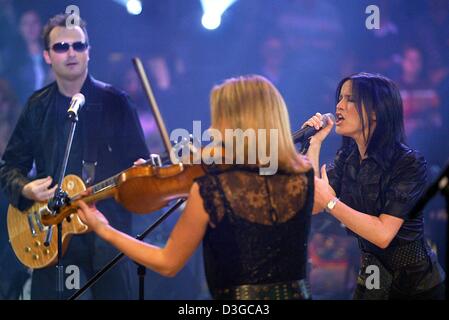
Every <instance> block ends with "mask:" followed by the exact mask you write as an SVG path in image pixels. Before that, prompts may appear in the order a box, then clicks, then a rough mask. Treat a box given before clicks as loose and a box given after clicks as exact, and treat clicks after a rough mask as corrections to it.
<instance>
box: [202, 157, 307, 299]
mask: <svg viewBox="0 0 449 320" xmlns="http://www.w3.org/2000/svg"><path fill="white" fill-rule="evenodd" d="M313 179H314V178H313V170H310V171H308V172H307V173H300V174H290V173H283V172H278V173H277V174H275V175H272V176H264V175H259V172H258V169H257V168H248V167H243V166H236V167H233V168H232V169H231V170H219V169H217V170H211V171H209V173H208V174H207V175H205V176H202V177H200V178H198V179H197V180H196V182H197V183H198V184H199V188H200V194H201V197H202V198H203V201H204V207H205V210H206V212H207V213H208V214H209V218H210V223H209V226H208V228H207V231H206V235H205V238H204V240H203V253H204V264H205V271H206V278H207V282H208V286H209V289H210V291H211V293H212V295H214V291H215V290H216V289H224V288H229V287H232V286H238V285H242V284H267V283H275V282H281V281H292V280H300V279H304V278H305V277H306V263H307V242H308V237H309V232H310V222H311V221H310V220H311V212H312V207H313V193H314V192H313V187H314V183H313V181H314V180H313Z"/></svg>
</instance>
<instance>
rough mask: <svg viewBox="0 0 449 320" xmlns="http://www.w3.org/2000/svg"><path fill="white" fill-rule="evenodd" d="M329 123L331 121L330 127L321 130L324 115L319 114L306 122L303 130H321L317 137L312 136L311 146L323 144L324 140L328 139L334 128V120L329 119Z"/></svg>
mask: <svg viewBox="0 0 449 320" xmlns="http://www.w3.org/2000/svg"><path fill="white" fill-rule="evenodd" d="M328 121H329V123H328V125H327V126H326V127H325V128H322V129H321V130H320V128H321V126H322V123H323V115H322V114H321V113H319V112H317V113H316V114H315V115H314V116H313V117H312V118H310V119H309V120H307V121H306V122H304V124H303V125H302V127H301V128H304V127H305V126H309V127H313V128H315V129H316V130H320V131H319V132H317V133H316V134H315V135H313V136H312V138H311V140H310V144H314V143H318V144H321V143H322V142H323V141H324V139H326V137H327V136H328V135H329V133H330V132H331V130H332V128H333V127H334V122H333V121H332V119H328Z"/></svg>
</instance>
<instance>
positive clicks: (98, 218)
mask: <svg viewBox="0 0 449 320" xmlns="http://www.w3.org/2000/svg"><path fill="white" fill-rule="evenodd" d="M78 206H79V208H78V212H77V213H78V216H79V217H80V219H81V221H82V222H83V223H84V224H85V225H87V226H88V227H89V229H90V230H92V231H94V232H96V233H99V232H101V229H102V228H103V227H106V226H108V225H109V221H108V220H107V219H106V218H105V216H104V215H103V214H102V213H101V212H100V211H98V210H97V208H96V207H95V205H94V204H93V205H89V206H88V205H87V204H86V203H85V202H84V201H82V200H79V201H78Z"/></svg>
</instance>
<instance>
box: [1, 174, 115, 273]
mask: <svg viewBox="0 0 449 320" xmlns="http://www.w3.org/2000/svg"><path fill="white" fill-rule="evenodd" d="M115 178H116V177H112V178H109V179H107V180H105V181H103V182H101V183H99V184H97V185H95V186H93V187H92V193H93V194H95V193H99V194H101V197H98V196H97V197H94V198H95V200H98V199H99V198H106V197H109V196H111V195H108V194H107V193H108V192H104V191H105V190H110V189H111V188H112V187H113V186H114V185H115ZM61 187H62V190H64V191H65V192H66V193H67V194H68V196H69V197H70V198H72V200H75V199H76V195H77V194H79V193H81V192H83V191H84V190H86V186H85V185H84V182H83V180H82V179H81V178H79V177H77V176H76V175H68V176H66V177H65V178H64V180H63V182H62V186H61ZM88 198H92V196H89V197H88ZM67 207H68V208H64V210H65V211H67V210H68V209H69V210H70V212H69V213H65V215H64V217H65V219H63V220H62V249H63V254H64V253H65V251H66V250H67V247H68V244H69V241H70V238H71V237H72V235H76V234H82V233H85V232H87V231H88V228H87V226H86V225H85V224H84V223H82V222H81V220H80V218H79V217H78V215H77V214H76V207H73V208H70V205H68V206H67ZM48 214H49V210H48V207H47V202H35V203H34V204H33V205H32V206H31V207H30V208H29V209H27V210H25V211H20V210H18V209H17V208H15V207H14V206H12V205H10V206H9V207H8V214H7V226H8V235H9V242H10V244H11V246H12V249H13V250H14V253H15V254H16V256H17V258H18V259H19V261H20V262H21V263H22V264H23V265H25V266H27V267H29V268H32V269H40V268H45V267H48V266H50V265H53V264H55V263H56V261H57V256H58V246H57V236H58V234H57V233H58V229H57V225H56V224H48V223H44V221H43V218H44V219H45V217H46V216H48ZM49 228H52V229H53V231H52V234H51V238H50V239H49V241H48V246H46V245H45V240H46V237H47V233H48V231H49Z"/></svg>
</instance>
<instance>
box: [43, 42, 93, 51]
mask: <svg viewBox="0 0 449 320" xmlns="http://www.w3.org/2000/svg"><path fill="white" fill-rule="evenodd" d="M70 47H72V48H73V50H75V51H76V52H83V51H86V49H87V48H88V47H89V45H88V44H87V43H86V42H81V41H77V42H74V43H72V44H70V43H68V42H58V43H55V44H54V45H52V47H51V48H52V50H53V51H54V52H56V53H64V52H67V51H69V48H70Z"/></svg>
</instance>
